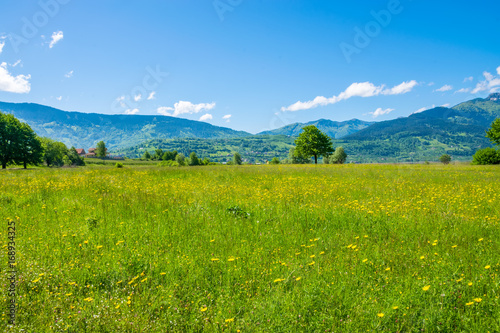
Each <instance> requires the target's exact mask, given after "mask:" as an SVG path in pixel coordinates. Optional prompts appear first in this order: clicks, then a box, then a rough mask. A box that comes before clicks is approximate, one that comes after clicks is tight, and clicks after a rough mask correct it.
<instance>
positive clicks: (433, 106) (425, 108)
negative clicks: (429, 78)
mask: <svg viewBox="0 0 500 333" xmlns="http://www.w3.org/2000/svg"><path fill="white" fill-rule="evenodd" d="M435 107H436V105H435V104H433V105H432V106H431V107H423V108H421V109H418V110H417V111H415V112H413V113H412V114H415V113H420V112H424V111H427V110H430V109H434V108H435Z"/></svg>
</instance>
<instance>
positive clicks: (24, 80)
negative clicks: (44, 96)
mask: <svg viewBox="0 0 500 333" xmlns="http://www.w3.org/2000/svg"><path fill="white" fill-rule="evenodd" d="M30 79H31V75H18V76H13V75H12V74H10V73H9V71H8V69H7V63H5V62H2V63H1V64H0V91H7V92H12V93H18V94H26V93H29V92H30V90H31V84H30V82H29V80H30Z"/></svg>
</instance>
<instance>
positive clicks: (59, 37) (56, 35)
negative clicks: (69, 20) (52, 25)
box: [49, 31, 64, 48]
mask: <svg viewBox="0 0 500 333" xmlns="http://www.w3.org/2000/svg"><path fill="white" fill-rule="evenodd" d="M63 38H64V34H63V32H62V31H56V32H54V33H53V34H52V40H51V41H50V44H49V48H53V47H54V45H56V44H57V43H58V42H59V41H60V40H62V39H63Z"/></svg>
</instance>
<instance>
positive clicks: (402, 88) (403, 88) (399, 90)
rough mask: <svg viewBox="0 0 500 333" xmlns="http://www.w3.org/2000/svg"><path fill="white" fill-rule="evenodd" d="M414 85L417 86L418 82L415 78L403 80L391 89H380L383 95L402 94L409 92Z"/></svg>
mask: <svg viewBox="0 0 500 333" xmlns="http://www.w3.org/2000/svg"><path fill="white" fill-rule="evenodd" d="M416 86H418V83H417V81H415V80H412V81H408V82H403V83H401V84H400V85H399V86H395V87H394V88H392V89H385V90H384V91H382V94H383V95H402V94H406V93H409V92H410V91H412V90H413V88H415V87H416Z"/></svg>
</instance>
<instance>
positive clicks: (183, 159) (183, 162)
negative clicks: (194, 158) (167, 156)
mask: <svg viewBox="0 0 500 333" xmlns="http://www.w3.org/2000/svg"><path fill="white" fill-rule="evenodd" d="M175 161H176V162H177V164H179V165H181V166H182V165H186V156H184V154H177V156H175Z"/></svg>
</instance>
